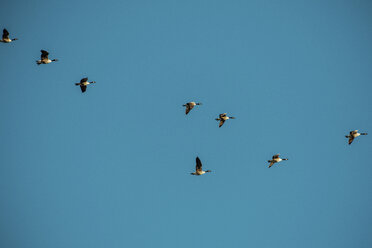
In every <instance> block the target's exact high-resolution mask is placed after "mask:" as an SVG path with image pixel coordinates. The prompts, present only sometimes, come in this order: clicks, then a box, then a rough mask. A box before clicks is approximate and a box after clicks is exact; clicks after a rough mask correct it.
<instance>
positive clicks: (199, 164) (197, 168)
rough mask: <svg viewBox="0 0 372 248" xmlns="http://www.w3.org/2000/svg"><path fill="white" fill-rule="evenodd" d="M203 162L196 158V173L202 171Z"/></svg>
mask: <svg viewBox="0 0 372 248" xmlns="http://www.w3.org/2000/svg"><path fill="white" fill-rule="evenodd" d="M202 167H203V165H202V162H201V161H200V158H199V157H196V171H201V170H202Z"/></svg>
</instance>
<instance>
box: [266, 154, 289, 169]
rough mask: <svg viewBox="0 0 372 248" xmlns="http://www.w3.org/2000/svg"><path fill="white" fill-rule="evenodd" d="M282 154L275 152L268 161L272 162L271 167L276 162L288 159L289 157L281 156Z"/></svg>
mask: <svg viewBox="0 0 372 248" xmlns="http://www.w3.org/2000/svg"><path fill="white" fill-rule="evenodd" d="M279 155H280V154H275V155H274V156H273V158H272V159H271V160H268V161H267V162H269V163H270V165H269V168H270V167H271V166H273V165H274V164H275V163H278V162H280V161H283V160H288V158H279Z"/></svg>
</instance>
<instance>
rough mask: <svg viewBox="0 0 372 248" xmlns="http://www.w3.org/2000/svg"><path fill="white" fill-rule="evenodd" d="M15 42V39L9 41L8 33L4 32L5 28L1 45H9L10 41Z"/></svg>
mask: <svg viewBox="0 0 372 248" xmlns="http://www.w3.org/2000/svg"><path fill="white" fill-rule="evenodd" d="M15 40H18V39H17V38H13V39H10V38H9V32H8V30H6V29H5V28H4V29H3V37H2V39H1V40H0V42H3V43H10V42H12V41H15Z"/></svg>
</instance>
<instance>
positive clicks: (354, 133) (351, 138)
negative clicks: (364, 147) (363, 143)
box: [345, 130, 367, 145]
mask: <svg viewBox="0 0 372 248" xmlns="http://www.w3.org/2000/svg"><path fill="white" fill-rule="evenodd" d="M360 135H367V133H359V132H358V130H354V131H350V133H349V135H346V136H345V137H346V138H348V139H349V141H348V144H349V145H351V143H353V141H354V139H355V138H356V137H359V136H360Z"/></svg>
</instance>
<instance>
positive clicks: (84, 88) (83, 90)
mask: <svg viewBox="0 0 372 248" xmlns="http://www.w3.org/2000/svg"><path fill="white" fill-rule="evenodd" d="M80 89H81V92H82V93H84V92H85V91H86V90H87V86H86V85H80Z"/></svg>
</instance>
